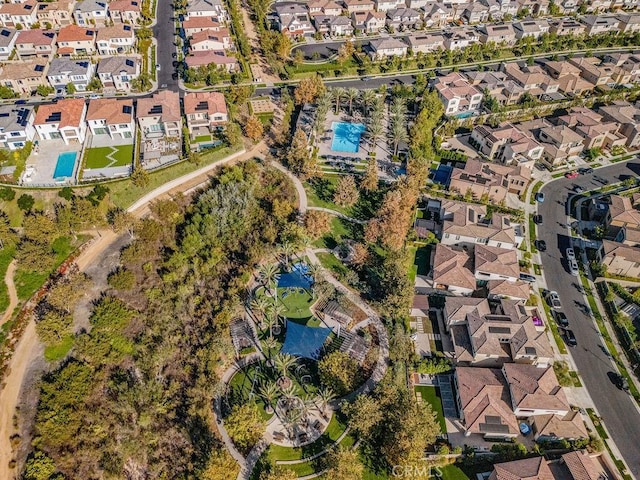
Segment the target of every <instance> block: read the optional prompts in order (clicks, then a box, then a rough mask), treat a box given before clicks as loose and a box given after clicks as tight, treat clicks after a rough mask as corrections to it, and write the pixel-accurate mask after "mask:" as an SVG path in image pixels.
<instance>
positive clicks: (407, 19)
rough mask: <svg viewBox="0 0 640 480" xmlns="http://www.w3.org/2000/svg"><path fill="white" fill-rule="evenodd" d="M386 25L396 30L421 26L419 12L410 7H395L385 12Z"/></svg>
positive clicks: (413, 28) (414, 28)
mask: <svg viewBox="0 0 640 480" xmlns="http://www.w3.org/2000/svg"><path fill="white" fill-rule="evenodd" d="M387 26H388V27H391V28H393V29H394V30H396V31H405V30H417V29H420V28H422V20H421V18H420V12H418V11H416V10H413V9H412V8H396V9H393V10H389V11H388V12H387Z"/></svg>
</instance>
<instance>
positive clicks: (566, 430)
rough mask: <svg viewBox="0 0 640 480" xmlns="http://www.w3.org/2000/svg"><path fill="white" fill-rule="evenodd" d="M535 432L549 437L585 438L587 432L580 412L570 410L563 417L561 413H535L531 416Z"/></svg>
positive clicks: (587, 434)
mask: <svg viewBox="0 0 640 480" xmlns="http://www.w3.org/2000/svg"><path fill="white" fill-rule="evenodd" d="M533 423H534V424H535V432H536V433H537V434H538V435H540V436H543V437H549V438H566V439H571V438H587V437H588V436H589V432H588V431H587V427H586V426H585V425H584V422H583V421H582V417H581V416H580V413H579V412H577V411H574V410H571V411H570V412H569V413H567V414H566V415H565V416H564V417H563V416H561V415H551V414H547V415H536V416H535V417H533Z"/></svg>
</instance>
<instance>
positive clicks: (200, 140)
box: [195, 134, 211, 143]
mask: <svg viewBox="0 0 640 480" xmlns="http://www.w3.org/2000/svg"><path fill="white" fill-rule="evenodd" d="M210 141H211V135H210V134H209V135H198V136H197V137H196V138H195V142H196V143H203V142H210Z"/></svg>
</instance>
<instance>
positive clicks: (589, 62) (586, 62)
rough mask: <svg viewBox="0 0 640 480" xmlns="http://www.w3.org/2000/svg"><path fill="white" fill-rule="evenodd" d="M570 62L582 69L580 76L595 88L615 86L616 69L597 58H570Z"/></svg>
mask: <svg viewBox="0 0 640 480" xmlns="http://www.w3.org/2000/svg"><path fill="white" fill-rule="evenodd" d="M569 62H570V63H571V64H572V65H575V66H576V67H578V68H579V69H580V76H581V77H582V78H584V79H585V80H586V81H587V82H589V83H591V84H593V85H594V86H602V85H609V86H613V85H615V82H613V81H612V78H611V77H612V75H613V74H614V67H613V66H611V65H608V64H603V65H601V63H602V60H600V59H599V58H596V57H582V58H570V59H569Z"/></svg>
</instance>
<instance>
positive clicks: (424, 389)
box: [415, 385, 447, 433]
mask: <svg viewBox="0 0 640 480" xmlns="http://www.w3.org/2000/svg"><path fill="white" fill-rule="evenodd" d="M415 389H416V392H419V393H420V395H422V400H424V401H425V402H427V403H428V404H429V405H431V408H433V411H434V412H435V413H436V415H437V417H438V423H439V424H440V431H441V432H442V433H447V425H446V424H445V421H444V412H443V410H442V400H440V392H439V390H438V389H437V388H436V387H430V386H427V385H418V386H416V387H415Z"/></svg>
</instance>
